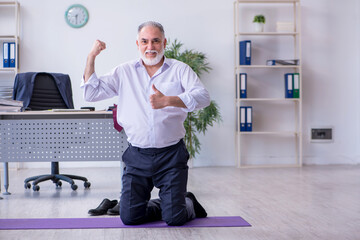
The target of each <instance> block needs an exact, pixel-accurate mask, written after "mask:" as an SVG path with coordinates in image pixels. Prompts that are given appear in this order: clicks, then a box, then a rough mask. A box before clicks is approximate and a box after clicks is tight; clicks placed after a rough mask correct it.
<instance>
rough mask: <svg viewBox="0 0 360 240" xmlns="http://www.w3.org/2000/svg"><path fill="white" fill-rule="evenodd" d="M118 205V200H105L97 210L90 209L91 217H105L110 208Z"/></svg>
mask: <svg viewBox="0 0 360 240" xmlns="http://www.w3.org/2000/svg"><path fill="white" fill-rule="evenodd" d="M117 203H118V201H117V200H112V201H110V200H109V199H107V198H105V199H104V200H103V201H102V202H101V203H100V205H99V206H98V207H97V208H95V209H90V210H89V212H88V213H89V214H90V215H91V216H99V215H104V214H106V212H107V211H108V210H109V209H110V208H113V207H115V206H116V204H117Z"/></svg>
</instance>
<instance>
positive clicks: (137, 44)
mask: <svg viewBox="0 0 360 240" xmlns="http://www.w3.org/2000/svg"><path fill="white" fill-rule="evenodd" d="M136 46H137V47H138V48H139V41H138V40H136Z"/></svg>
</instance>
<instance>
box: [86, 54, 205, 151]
mask: <svg viewBox="0 0 360 240" xmlns="http://www.w3.org/2000/svg"><path fill="white" fill-rule="evenodd" d="M152 84H154V85H155V87H156V88H157V89H158V90H159V91H160V92H162V93H163V94H164V95H166V96H178V97H179V98H180V99H181V100H182V101H183V102H184V104H185V106H186V108H179V107H165V108H162V109H152V107H151V105H150V95H152V94H154V91H153V89H152V87H151V86H152ZM81 88H83V89H84V99H85V100H86V101H89V102H95V101H100V100H104V99H107V98H111V97H114V96H118V108H117V120H118V123H119V124H120V125H121V126H122V127H123V128H124V130H125V133H126V135H127V136H128V142H130V143H131V144H132V145H133V146H136V147H140V148H150V147H151V148H162V147H167V146H170V145H174V144H176V143H177V142H179V141H180V139H182V138H184V136H185V128H184V125H183V123H184V121H185V119H186V117H187V112H191V111H194V110H197V109H201V108H204V107H206V106H208V105H209V104H210V97H209V93H208V91H207V90H206V89H205V88H204V86H203V84H202V83H201V82H200V79H199V78H198V77H197V75H196V73H195V72H194V71H193V70H192V69H191V68H190V67H189V66H188V65H186V64H184V63H182V62H180V61H177V60H175V59H168V58H165V60H164V64H163V65H162V66H161V67H160V68H159V70H158V71H157V72H156V73H155V74H154V75H153V77H151V78H150V76H149V74H148V73H147V71H146V69H145V67H144V65H143V63H142V60H136V61H132V62H127V63H124V64H121V65H119V66H117V67H115V68H114V69H113V70H112V71H111V72H110V73H108V74H106V75H104V76H101V77H97V75H96V73H93V74H92V75H91V77H90V78H89V80H88V81H87V82H86V83H84V79H82V83H81Z"/></svg>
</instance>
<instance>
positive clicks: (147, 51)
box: [145, 50, 159, 54]
mask: <svg viewBox="0 0 360 240" xmlns="http://www.w3.org/2000/svg"><path fill="white" fill-rule="evenodd" d="M146 53H156V54H159V52H158V51H156V50H146V51H145V54H146Z"/></svg>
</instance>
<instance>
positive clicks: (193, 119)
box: [164, 39, 221, 158]
mask: <svg viewBox="0 0 360 240" xmlns="http://www.w3.org/2000/svg"><path fill="white" fill-rule="evenodd" d="M182 46H183V44H182V43H181V42H179V41H178V40H177V39H175V41H174V42H172V43H170V40H169V41H168V43H167V46H166V49H165V53H164V55H165V57H167V58H173V59H176V60H179V61H181V62H184V63H186V64H187V65H189V66H190V67H191V69H192V70H193V71H194V72H195V73H196V74H197V75H198V77H199V78H200V75H201V74H202V73H204V72H207V73H208V72H209V71H210V70H211V67H210V66H209V63H208V62H207V58H206V55H205V54H204V53H202V52H198V51H194V50H184V51H183V52H181V51H180V49H181V47H182ZM220 121H221V115H220V112H219V107H218V105H217V104H216V103H215V102H214V101H211V102H210V105H209V106H208V107H206V108H204V109H201V110H198V111H195V112H192V113H191V112H190V113H188V115H187V118H186V119H185V121H184V128H185V130H186V134H185V138H184V141H185V144H186V148H187V150H188V152H189V154H190V157H192V158H194V157H195V156H196V154H199V152H200V149H201V144H200V141H199V138H198V137H197V135H196V134H197V133H202V134H205V132H206V130H207V128H208V127H209V126H213V124H214V122H220Z"/></svg>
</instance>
